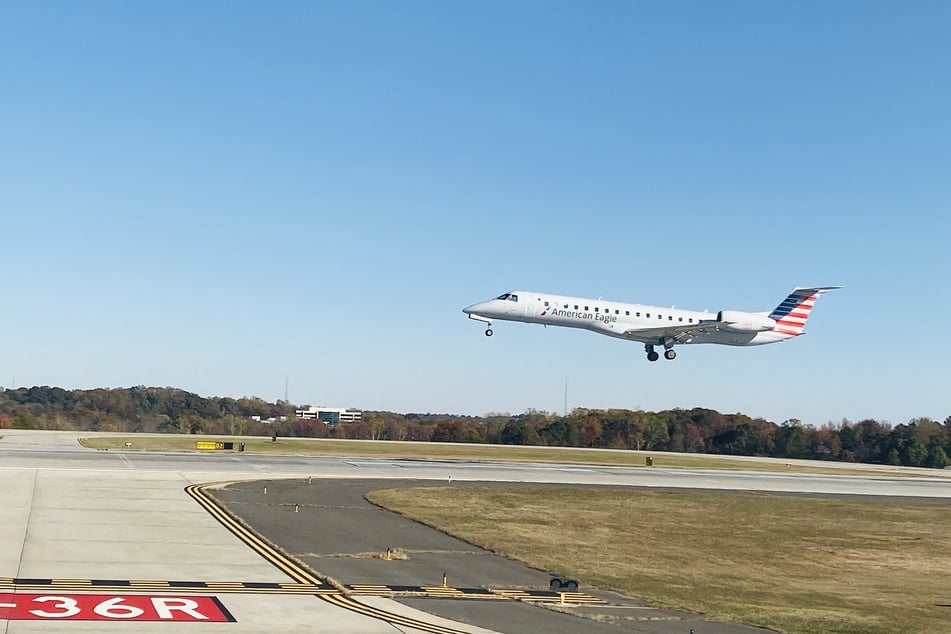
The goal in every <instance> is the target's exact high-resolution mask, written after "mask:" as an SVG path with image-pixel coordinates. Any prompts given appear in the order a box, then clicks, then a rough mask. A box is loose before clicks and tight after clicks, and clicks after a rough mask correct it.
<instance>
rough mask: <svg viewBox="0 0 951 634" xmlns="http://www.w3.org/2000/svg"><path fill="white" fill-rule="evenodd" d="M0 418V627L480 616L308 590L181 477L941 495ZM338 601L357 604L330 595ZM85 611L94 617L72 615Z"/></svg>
mask: <svg viewBox="0 0 951 634" xmlns="http://www.w3.org/2000/svg"><path fill="white" fill-rule="evenodd" d="M0 434H2V436H3V437H2V439H0V484H2V487H3V492H4V494H3V500H4V504H3V505H2V507H0V632H2V633H4V634H10V633H18V632H36V631H62V630H63V629H65V628H66V626H64V625H63V621H64V620H69V621H70V623H69V626H68V629H69V630H71V631H77V632H98V631H101V630H102V624H101V621H103V620H111V621H113V622H112V623H111V624H110V626H109V629H110V630H115V631H130V632H131V631H136V632H149V631H160V630H162V629H167V628H168V623H169V622H173V621H174V622H175V623H176V625H175V626H174V627H175V629H176V630H178V629H181V628H184V629H185V630H190V629H194V630H196V631H201V630H203V629H204V630H209V629H215V628H219V627H226V628H227V629H228V631H229V632H241V633H246V632H247V633H250V632H273V631H276V630H278V631H280V630H291V629H294V630H301V629H304V630H307V629H308V626H310V627H311V629H312V631H321V632H340V633H350V632H360V633H368V634H374V633H376V632H381V633H382V632H387V633H389V632H393V631H394V627H399V628H400V629H399V631H403V632H410V633H412V632H442V633H449V632H452V633H456V632H464V633H472V634H475V633H479V632H489V631H493V630H487V629H484V628H480V627H478V626H473V625H468V624H465V623H460V622H455V621H451V620H449V619H444V618H440V617H437V616H433V615H431V614H428V613H426V612H424V611H421V610H417V609H413V608H412V607H408V606H405V605H401V604H399V603H396V602H394V601H391V600H389V599H387V598H380V597H359V596H356V597H354V596H351V595H350V594H341V593H340V592H336V591H335V592H331V591H330V590H329V589H328V590H327V596H328V597H330V596H332V597H334V599H333V600H320V596H321V592H322V591H323V590H322V588H321V587H320V583H321V582H320V580H319V579H306V578H303V579H294V578H293V573H289V572H288V570H282V569H280V568H279V567H277V566H276V565H275V564H274V563H273V562H269V561H267V560H266V559H264V558H262V556H261V554H260V553H258V552H255V551H254V550H253V549H251V548H249V547H248V545H247V542H246V541H243V540H241V539H238V537H236V536H235V534H234V533H232V532H229V531H228V530H225V528H223V526H222V524H221V523H220V522H219V520H218V519H216V518H215V517H214V516H213V515H212V514H211V513H210V512H209V511H208V510H206V509H205V508H203V507H202V506H200V505H199V504H196V502H195V501H194V500H193V499H192V498H190V497H189V495H188V494H187V493H186V492H185V488H186V487H187V486H189V485H193V484H201V483H207V482H213V481H221V480H261V479H268V478H306V477H312V478H319V479H322V480H331V481H332V480H360V479H375V480H434V481H445V482H448V481H450V480H452V481H453V482H460V481H473V482H475V481H502V482H534V483H552V484H585V485H599V486H602V485H603V486H641V487H670V488H700V489H726V490H747V491H775V492H804V493H815V494H843V495H884V496H903V497H917V498H951V480H949V479H947V478H946V477H944V478H942V477H918V478H901V477H867V476H854V475H841V476H839V475H821V476H820V475H793V474H783V473H778V474H777V473H756V472H744V471H729V472H723V471H704V470H679V469H678V470H662V469H653V468H652V469H643V468H636V469H630V468H612V467H573V466H566V465H544V464H524V465H521V464H520V465H516V464H504V463H498V464H490V463H468V462H435V463H434V462H424V461H414V460H370V459H352V458H307V457H280V456H263V455H250V454H191V453H175V454H150V453H139V452H115V451H109V452H103V451H93V450H86V449H83V448H81V447H80V446H79V445H78V444H77V443H76V439H77V438H78V437H81V436H88V435H90V434H74V433H60V432H25V431H19V430H3V431H2V432H0ZM941 475H944V474H941ZM27 582H33V583H27ZM57 582H58V583H57ZM111 582H117V583H111ZM171 582H175V583H176V584H178V585H169V584H170V583H171ZM162 583H165V586H162V585H161V584H162ZM70 584H72V585H70ZM155 584H159V586H156V585H155ZM189 584H191V585H189ZM202 584H203V585H202ZM244 584H250V585H244ZM282 586H283V587H282ZM351 590H352V589H351ZM50 592H54V593H55V594H50ZM51 597H53V598H51ZM143 597H144V599H143ZM349 601H356V602H358V603H359V605H360V606H363V607H357V608H355V606H353V605H344V603H346V602H349ZM9 606H14V607H9ZM5 611H6V612H5ZM394 615H396V616H395V618H396V620H395V621H394V620H393V619H394ZM4 616H7V617H12V618H7V619H4V618H3V617H4ZM87 617H89V618H96V619H97V620H95V621H93V620H77V619H85V618H87ZM387 618H389V619H391V620H389V621H387ZM145 619H148V620H145ZM118 621H123V622H124V623H123V624H120V623H119V622H118ZM494 631H505V630H504V629H501V628H500V629H499V630H494ZM512 631H514V630H512ZM671 631H673V630H671ZM705 631H708V632H709V631H728V630H712V629H708V630H705Z"/></svg>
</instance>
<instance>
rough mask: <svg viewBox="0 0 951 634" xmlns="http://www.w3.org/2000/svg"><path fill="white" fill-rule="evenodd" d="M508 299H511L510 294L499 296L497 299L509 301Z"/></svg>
mask: <svg viewBox="0 0 951 634" xmlns="http://www.w3.org/2000/svg"><path fill="white" fill-rule="evenodd" d="M508 298H509V294H508V293H505V294H503V295H499V296H498V297H496V298H495V299H508Z"/></svg>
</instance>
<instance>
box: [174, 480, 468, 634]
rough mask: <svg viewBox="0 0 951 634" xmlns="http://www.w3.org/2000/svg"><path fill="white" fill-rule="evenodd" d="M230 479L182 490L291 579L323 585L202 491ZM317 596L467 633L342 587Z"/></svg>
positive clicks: (437, 630) (442, 633)
mask: <svg viewBox="0 0 951 634" xmlns="http://www.w3.org/2000/svg"><path fill="white" fill-rule="evenodd" d="M232 482H239V481H237V480H235V481H220V482H206V483H204V484H191V485H189V486H187V487H185V492H186V493H188V495H190V496H191V497H192V499H194V500H195V501H196V502H198V504H199V505H200V506H201V507H202V508H204V509H205V510H206V511H208V513H210V514H211V516H212V517H214V518H215V519H216V520H217V521H218V523H219V524H221V525H222V526H224V527H225V528H227V529H228V530H229V531H231V533H232V534H234V535H235V536H236V537H237V538H238V539H240V540H241V541H243V542H244V543H245V544H247V545H248V546H249V547H250V548H251V549H252V550H254V551H255V552H256V553H258V554H259V555H261V556H262V557H263V558H264V559H265V560H267V561H268V562H270V563H271V564H273V565H274V566H276V567H277V568H279V569H280V570H281V571H282V572H284V573H285V574H286V575H288V576H289V577H290V578H291V579H294V580H295V581H297V582H298V583H309V584H311V585H315V586H316V585H322V584H323V583H324V580H323V579H320V578H318V577H317V576H316V575H314V574H313V573H311V572H310V571H309V570H307V569H305V568H304V567H303V566H302V565H301V564H299V563H298V562H296V561H294V560H293V559H291V558H290V557H288V556H287V555H284V554H283V553H281V552H280V551H279V550H278V549H277V547H275V546H273V545H272V544H270V543H268V542H267V541H266V540H265V539H264V538H262V537H261V536H259V535H258V534H256V533H255V532H254V531H252V530H251V529H250V528H249V527H247V526H245V525H244V524H242V523H240V522H239V521H238V519H237V518H236V517H234V516H233V515H231V514H230V513H228V512H226V511H225V510H224V509H222V508H221V507H220V506H219V505H218V504H217V502H216V501H215V500H214V499H213V498H212V497H211V496H210V495H208V494H207V493H206V492H205V489H206V488H210V487H213V486H214V487H220V486H224V485H226V484H231V483H232ZM316 596H318V597H319V598H320V599H322V600H324V601H326V602H328V603H330V604H332V605H336V606H337V607H341V608H344V609H346V610H349V611H351V612H356V613H358V614H363V615H364V616H369V617H371V618H375V619H379V620H381V621H385V622H386V623H390V624H393V625H405V626H407V627H411V628H414V629H418V630H421V631H423V632H430V633H431V634H468V632H466V631H465V630H457V629H454V628H450V627H445V626H442V625H437V624H435V623H427V622H425V621H420V620H417V619H414V618H411V617H406V616H402V615H400V614H396V613H394V612H387V611H386V610H383V609H380V608H375V607H372V606H368V605H364V604H362V603H360V602H359V601H357V600H355V599H353V598H351V597H349V596H346V595H345V594H343V591H342V590H341V591H340V592H339V593H337V594H318V595H316Z"/></svg>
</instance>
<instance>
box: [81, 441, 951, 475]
mask: <svg viewBox="0 0 951 634" xmlns="http://www.w3.org/2000/svg"><path fill="white" fill-rule="evenodd" d="M208 439H213V440H219V441H221V440H225V441H232V442H234V443H235V447H237V446H238V443H239V442H243V443H245V451H246V452H249V453H264V454H286V455H306V456H361V457H370V458H397V459H420V460H481V461H492V462H495V461H501V462H548V463H564V464H582V465H605V466H629V467H643V466H644V465H645V459H646V458H647V456H651V457H652V459H653V466H654V467H663V468H683V469H692V468H698V469H700V468H702V469H742V470H755V471H781V472H786V473H830V474H831V473H835V474H850V473H851V474H861V475H876V474H878V475H890V476H894V475H913V476H915V475H917V476H921V475H929V476H931V475H933V476H941V475H942V472H940V471H937V470H930V469H929V470H921V469H897V468H894V467H885V466H881V465H856V464H846V463H823V462H815V461H814V462H809V461H798V460H797V461H789V462H787V461H784V460H781V459H751V458H743V457H728V456H712V455H702V454H677V453H665V452H644V451H617V450H606V449H572V448H561V447H521V446H500V445H475V444H472V445H467V444H452V443H416V442H389V441H370V440H326V439H317V438H279V439H278V440H277V442H271V439H270V438H260V437H255V438H234V439H232V438H222V437H220V436H219V437H214V438H212V437H205V436H185V435H172V434H169V435H154V436H153V435H137V436H93V437H89V438H83V439H81V440H80V442H81V443H82V445H83V446H84V447H89V448H92V449H103V450H109V449H114V450H115V449H119V450H123V451H130V450H131V451H196V449H195V442H196V441H199V440H208ZM126 443H131V446H129V447H126Z"/></svg>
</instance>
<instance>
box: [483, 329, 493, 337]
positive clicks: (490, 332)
mask: <svg viewBox="0 0 951 634" xmlns="http://www.w3.org/2000/svg"><path fill="white" fill-rule="evenodd" d="M485 336H486V337H491V336H492V329H491V328H486V329H485Z"/></svg>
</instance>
